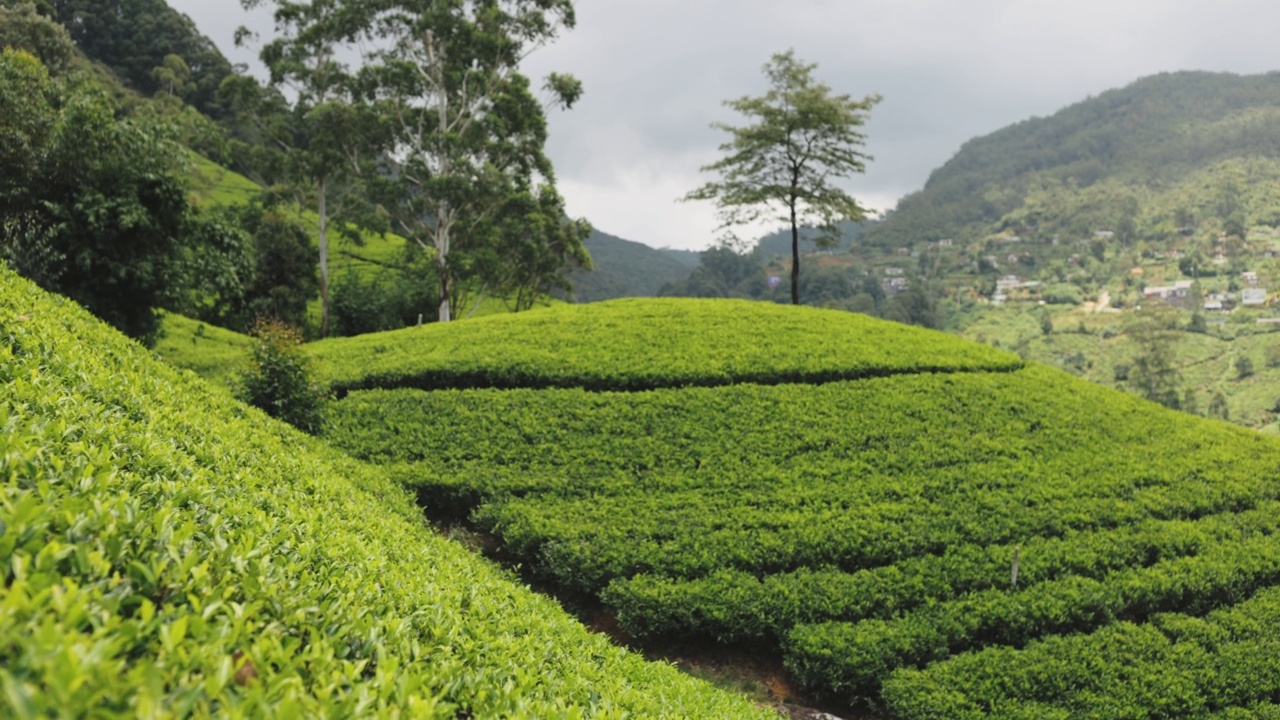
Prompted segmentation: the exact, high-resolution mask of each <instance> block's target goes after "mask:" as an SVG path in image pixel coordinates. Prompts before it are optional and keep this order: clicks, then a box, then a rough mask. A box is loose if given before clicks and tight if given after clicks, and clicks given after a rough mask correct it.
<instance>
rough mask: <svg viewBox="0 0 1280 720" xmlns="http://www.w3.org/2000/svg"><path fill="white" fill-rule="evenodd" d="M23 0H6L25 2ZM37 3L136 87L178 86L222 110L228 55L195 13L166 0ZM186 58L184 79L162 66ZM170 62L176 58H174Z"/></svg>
mask: <svg viewBox="0 0 1280 720" xmlns="http://www.w3.org/2000/svg"><path fill="white" fill-rule="evenodd" d="M21 1H22V0H4V3H5V4H20V2H21ZM35 4H36V6H37V7H39V8H40V10H41V11H43V12H45V13H47V14H48V15H49V16H50V17H51V18H53V19H54V20H56V21H57V22H58V23H60V24H61V25H63V26H64V27H66V28H67V30H68V31H69V32H70V33H71V37H72V39H73V40H75V43H76V45H77V46H78V47H79V48H80V49H81V50H82V51H84V53H85V54H86V55H88V56H89V57H90V58H92V59H93V60H96V61H98V62H100V63H102V64H104V65H106V66H107V67H109V68H111V69H112V70H113V71H115V73H116V74H117V75H119V77H120V78H121V79H122V80H123V81H124V82H125V83H127V84H128V85H129V86H130V87H132V88H134V89H136V90H138V91H139V92H142V93H143V94H145V95H154V94H156V93H158V92H175V91H178V92H179V94H180V96H181V97H182V98H183V99H185V100H186V101H188V102H190V103H191V104H192V105H193V106H194V107H196V108H197V109H199V110H200V111H201V112H203V113H205V114H207V115H211V116H215V117H217V116H220V115H221V114H223V112H224V108H223V106H222V104H221V103H220V102H219V101H218V87H219V85H220V84H221V83H222V81H223V79H225V78H226V77H228V76H230V75H231V74H232V67H231V63H230V62H228V61H227V59H226V58H225V57H223V56H222V53H221V52H219V51H218V48H217V46H216V45H214V44H213V42H212V41H211V40H209V38H207V37H205V36H204V35H202V34H200V32H199V31H198V30H197V29H196V26H195V23H193V22H192V21H191V18H189V17H187V16H186V15H183V14H182V13H180V12H178V11H177V10H174V9H173V8H171V7H169V4H168V3H167V2H165V0H36V3H35ZM170 56H173V57H175V58H178V59H179V60H180V65H178V66H177V67H178V68H179V72H181V74H182V77H181V82H180V83H179V84H178V87H176V88H175V84H174V82H173V80H174V79H175V78H174V77H173V74H172V71H170V74H169V75H167V76H166V75H165V74H164V73H163V72H160V73H158V72H156V71H157V69H163V68H165V66H166V59H168V58H170ZM168 65H169V66H170V67H174V65H175V63H174V62H173V61H172V60H169V62H168Z"/></svg>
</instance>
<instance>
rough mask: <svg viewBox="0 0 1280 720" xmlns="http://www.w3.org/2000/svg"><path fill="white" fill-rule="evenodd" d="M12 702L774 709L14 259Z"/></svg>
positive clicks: (596, 713)
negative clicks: (656, 644)
mask: <svg viewBox="0 0 1280 720" xmlns="http://www.w3.org/2000/svg"><path fill="white" fill-rule="evenodd" d="M0 428H2V430H0V578H2V580H3V582H2V584H0V687H3V689H4V692H3V693H2V694H0V715H2V716H5V717H53V716H63V717H161V716H183V717H187V716H191V717H213V716H227V717H387V718H392V717H415V718H456V717H512V718H516V717H547V718H586V717H595V718H623V717H720V718H742V717H758V718H767V717H772V716H773V713H771V712H767V711H763V710H760V709H758V708H756V707H754V706H753V705H752V703H750V702H749V701H747V700H745V699H742V698H737V697H733V696H730V695H727V694H724V693H721V692H719V691H716V690H713V689H711V688H710V687H708V686H705V685H703V684H701V683H698V682H695V681H692V680H690V679H689V678H687V677H685V676H682V675H681V674H679V673H678V672H677V671H676V670H675V669H674V668H671V667H669V666H664V665H654V664H649V663H646V662H644V661H642V660H641V659H640V658H639V657H638V656H635V655H632V654H629V653H627V652H625V651H624V650H622V649H619V648H617V647H614V646H612V645H610V644H609V643H608V642H607V640H606V639H604V638H603V637H601V636H598V635H593V634H591V633H589V632H587V631H586V630H585V629H584V628H583V627H582V626H581V625H580V624H578V623H576V622H575V621H573V620H572V619H571V618H569V617H568V616H567V615H566V614H565V613H564V612H563V611H562V610H561V609H560V608H559V607H558V606H557V605H556V604H555V603H554V602H551V601H548V600H546V599H544V598H540V597H538V596H536V595H534V594H533V593H531V592H529V591H528V590H526V589H524V588H521V587H520V586H518V585H517V584H515V583H513V582H511V580H510V578H508V577H507V576H506V575H505V574H504V573H503V572H501V571H499V570H497V569H495V568H494V567H493V566H491V565H489V564H488V563H486V562H484V561H482V560H480V559H478V558H476V557H475V556H473V555H472V554H470V553H469V552H467V551H466V550H464V549H463V548H461V547H460V546H458V545H456V544H453V543H450V542H448V541H446V540H444V539H443V538H440V537H439V536H438V535H437V534H436V533H435V532H433V531H432V530H431V529H430V528H428V527H427V526H426V525H425V524H424V523H423V522H422V519H421V514H420V512H419V511H418V509H417V508H416V507H414V505H413V503H412V500H411V498H410V497H409V496H408V494H407V493H405V492H404V490H403V489H402V488H400V487H398V486H396V485H395V484H394V483H392V482H390V481H389V480H388V479H387V478H386V476H385V475H384V474H383V473H382V472H380V471H376V470H374V469H372V468H370V467H369V466H367V465H364V464H361V463H358V462H354V461H352V460H350V459H348V458H345V457H344V456H342V455H341V454H339V453H337V452H334V451H332V450H330V449H329V448H327V447H325V446H324V445H323V444H321V443H319V442H318V441H315V440H313V439H310V438H307V437H305V436H302V435H301V434H299V433H297V432H295V431H293V430H292V429H290V428H288V427H286V426H284V425H281V424H279V423H276V422H274V421H272V420H270V419H268V418H267V417H266V416H265V415H262V414H261V413H258V412H256V411H252V410H249V409H247V408H245V407H244V406H243V405H240V404H238V403H236V402H235V401H233V400H231V399H230V398H229V397H227V396H226V394H225V393H219V392H216V391H213V390H211V389H210V388H208V387H207V386H205V385H204V384H203V383H202V382H200V381H197V380H195V379H193V378H192V377H191V376H189V375H186V374H182V373H178V372H175V371H173V370H170V369H168V368H165V367H164V366H163V365H161V364H160V363H158V362H155V361H153V360H152V359H151V358H150V357H149V355H148V354H147V353H146V352H145V351H143V350H142V349H141V348H140V347H138V346H135V345H133V344H132V343H129V342H127V341H126V340H125V339H124V338H123V337H121V336H119V335H118V334H116V333H115V332H114V331H110V330H108V329H107V328H106V327H105V326H104V325H102V324H100V323H98V322H96V321H94V320H92V319H91V318H89V317H88V315H87V314H86V313H84V311H82V310H81V309H79V308H77V307H76V306H74V305H73V304H71V303H69V302H66V301H59V300H56V299H54V298H51V297H49V296H46V295H45V294H43V293H41V292H40V291H39V290H37V289H36V288H35V286H33V285H31V284H30V283H28V282H26V281H22V280H19V279H17V278H16V277H15V276H14V275H12V274H11V273H9V272H8V271H6V270H3V269H0Z"/></svg>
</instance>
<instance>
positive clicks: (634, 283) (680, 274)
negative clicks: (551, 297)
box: [569, 230, 698, 302]
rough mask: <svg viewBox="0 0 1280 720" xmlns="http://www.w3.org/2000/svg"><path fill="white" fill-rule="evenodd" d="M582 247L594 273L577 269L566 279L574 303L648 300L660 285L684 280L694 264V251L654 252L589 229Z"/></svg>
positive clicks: (695, 255)
mask: <svg viewBox="0 0 1280 720" xmlns="http://www.w3.org/2000/svg"><path fill="white" fill-rule="evenodd" d="M584 244H585V245H586V247H587V250H588V251H589V252H590V253H591V261H592V263H594V264H595V270H592V271H589V272H588V271H581V270H580V271H577V272H574V273H573V274H572V275H571V276H570V278H569V280H570V282H572V283H573V297H574V299H575V300H577V301H578V302H595V301H599V300H612V299H614V298H622V297H652V296H654V295H657V294H658V291H659V290H661V289H662V286H663V285H666V284H667V283H674V282H679V281H680V280H683V279H685V278H686V277H688V276H689V273H690V272H691V271H692V270H693V268H694V267H695V266H696V265H697V264H698V253H696V252H691V251H687V250H672V249H669V248H664V249H661V250H658V249H655V248H651V247H649V246H648V245H644V244H642V243H638V242H632V241H631V240H623V239H622V238H619V237H614V236H613V235H609V234H607V233H603V232H600V231H599V230H593V231H592V232H591V237H589V238H587V241H586V243H584Z"/></svg>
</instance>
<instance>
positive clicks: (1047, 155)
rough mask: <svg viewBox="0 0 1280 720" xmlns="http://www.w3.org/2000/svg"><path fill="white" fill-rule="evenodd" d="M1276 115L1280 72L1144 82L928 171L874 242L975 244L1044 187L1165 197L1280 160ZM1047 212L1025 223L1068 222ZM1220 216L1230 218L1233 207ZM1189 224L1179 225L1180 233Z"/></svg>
mask: <svg viewBox="0 0 1280 720" xmlns="http://www.w3.org/2000/svg"><path fill="white" fill-rule="evenodd" d="M1277 118H1280V74H1277V73H1272V74H1267V75H1252V76H1239V75H1232V74H1225V73H1204V72H1180V73H1168V74H1161V75H1156V76H1152V77H1148V78H1144V79H1142V80H1139V81H1137V82H1135V83H1133V84H1131V85H1129V86H1127V87H1124V88H1120V89H1116V90H1110V91H1107V92H1105V93H1103V94H1101V95H1099V96H1097V97H1094V98H1090V99H1087V100H1085V101H1083V102H1080V103H1077V104H1075V105H1072V106H1070V107H1068V108H1066V109H1064V110H1062V111H1060V112H1058V113H1055V114H1054V115H1052V116H1050V117H1047V118H1032V119H1030V120H1026V121H1024V122H1021V123H1018V124H1016V125H1012V126H1010V127H1007V128H1004V129H1003V130H999V131H997V132H995V133H992V134H990V135H987V136H985V137H980V138H976V139H974V140H971V141H969V142H967V143H965V145H964V146H963V147H962V148H961V149H960V151H959V152H958V153H956V155H955V157H953V158H952V159H951V160H949V161H948V162H947V163H946V164H944V165H943V166H942V167H940V168H939V169H937V170H936V171H934V172H933V174H932V175H930V177H929V180H928V182H927V183H926V184H925V187H924V189H923V190H921V191H920V192H918V193H915V194H913V195H910V196H908V197H907V198H904V199H903V200H902V201H901V202H900V203H899V205H898V208H897V209H896V211H894V212H893V213H891V214H890V216H889V217H888V218H886V220H885V221H884V222H883V223H881V224H880V225H879V226H878V227H876V228H874V229H873V230H872V231H871V232H870V233H869V240H870V241H872V242H875V243H879V244H884V245H890V246H896V245H906V244H910V243H913V242H931V241H936V240H938V239H941V238H958V239H963V240H974V239H979V238H981V237H984V236H985V235H986V234H989V233H991V232H994V231H995V230H996V229H998V227H997V226H998V225H999V223H1000V222H1001V220H1002V218H1005V217H1006V216H1007V215H1009V214H1010V213H1013V212H1014V211H1016V210H1018V209H1019V208H1020V207H1022V206H1023V204H1024V203H1025V202H1026V201H1027V199H1028V198H1029V197H1030V196H1032V195H1033V194H1034V193H1035V191H1036V190H1038V189H1041V188H1045V187H1050V188H1067V189H1075V190H1083V189H1087V188H1089V187H1090V186H1092V185H1095V184H1097V183H1099V182H1101V181H1104V180H1114V181H1117V182H1119V183H1120V184H1123V185H1125V186H1128V187H1133V188H1151V189H1159V188H1162V187H1164V186H1167V185H1169V184H1171V183H1175V182H1177V181H1178V180H1180V179H1181V178H1182V177H1183V176H1185V175H1186V174H1188V173H1191V172H1194V171H1197V170H1200V169H1203V168H1208V167H1211V166H1213V165H1215V164H1217V163H1220V162H1222V161H1225V160H1229V159H1233V158H1241V157H1255V158H1266V159H1272V160H1274V159H1277V158H1280V142H1277V141H1280V127H1278V125H1277V123H1276V122H1275V120H1276V119H1277ZM1214 199H1215V200H1217V199H1219V198H1214ZM1228 204H1229V203H1228ZM1106 205H1107V207H1105V208H1095V211H1099V210H1100V211H1105V212H1106V213H1108V214H1111V215H1113V216H1114V217H1112V218H1109V219H1110V220H1111V221H1112V222H1116V221H1120V220H1124V219H1125V216H1126V215H1128V214H1129V213H1131V212H1132V206H1131V201H1130V198H1129V197H1128V196H1124V195H1122V196H1120V197H1117V198H1114V199H1112V200H1110V201H1109V202H1107V203H1106ZM1041 210H1042V213H1041V214H1040V215H1038V216H1036V217H1034V218H1028V220H1029V222H1028V224H1029V225H1033V226H1034V225H1036V223H1037V221H1046V220H1047V221H1054V220H1057V219H1059V218H1055V217H1053V214H1054V210H1053V209H1052V208H1048V209H1045V208H1041ZM1215 210H1221V211H1222V213H1221V214H1223V215H1226V216H1230V215H1231V214H1232V213H1233V212H1234V211H1235V208H1232V207H1226V206H1224V207H1220V208H1215ZM1167 219H1168V220H1170V221H1176V220H1177V219H1184V220H1185V219H1187V218H1172V217H1170V218H1167ZM1203 219H1207V218H1203ZM1224 219H1225V218H1224ZM1251 219H1253V220H1258V219H1260V218H1251ZM1267 219H1270V218H1267ZM1188 224H1191V223H1188V222H1175V224H1173V225H1172V227H1174V228H1176V227H1179V226H1184V225H1188ZM1095 229H1097V230H1103V229H1111V230H1116V229H1117V228H1104V227H1097V228H1095ZM1153 229H1154V228H1144V229H1140V230H1139V232H1140V233H1141V232H1143V231H1145V230H1153Z"/></svg>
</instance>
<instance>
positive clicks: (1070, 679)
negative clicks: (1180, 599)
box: [885, 588, 1280, 720]
mask: <svg viewBox="0 0 1280 720" xmlns="http://www.w3.org/2000/svg"><path fill="white" fill-rule="evenodd" d="M1277 627H1280V588H1270V589H1267V590H1264V591H1262V592H1259V593H1258V594H1257V595H1256V596H1254V597H1253V598H1251V599H1249V600H1247V601H1245V602H1242V603H1240V604H1239V605H1236V606H1235V607H1232V608H1229V609H1225V610H1219V611H1215V612H1213V613H1210V614H1208V615H1207V616H1205V617H1203V618H1197V617H1192V616H1188V615H1185V614H1161V615H1157V616H1155V617H1153V618H1152V620H1151V622H1150V623H1148V624H1145V625H1135V624H1133V623H1129V622H1122V623H1116V624H1114V625H1110V626H1108V627H1106V628H1104V629H1102V630H1099V631H1098V632H1096V633H1092V634H1089V635H1069V636H1062V637H1052V638H1049V639H1046V640H1044V641H1042V642H1037V643H1033V644H1031V645H1029V646H1028V647H1026V648H1025V649H1022V650H1016V649H1013V648H992V649H989V650H985V651H983V652H979V653H971V654H968V655H961V656H959V657H956V658H954V659H951V660H948V661H946V662H943V663H939V664H936V665H933V666H931V667H930V668H928V669H927V670H923V671H918V670H911V671H902V672H898V673H896V674H895V675H894V676H893V677H892V678H891V679H890V680H889V681H888V682H887V683H886V684H885V699H886V700H887V702H888V706H889V708H890V709H892V710H893V711H894V713H895V714H896V716H897V717H901V718H904V719H905V720H924V719H925V718H948V719H955V720H967V719H975V718H987V717H998V718H1047V719H1050V720H1067V719H1068V718H1083V717H1098V718H1120V717H1127V718H1214V719H1215V720H1226V719H1227V718H1230V719H1231V720H1245V719H1246V718H1251V719H1254V720H1261V719H1263V718H1275V717H1278V716H1277V714H1276V713H1277V710H1278V708H1277V706H1276V705H1275V702H1276V698H1277V696H1280V637H1277V630H1276V628H1277Z"/></svg>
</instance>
